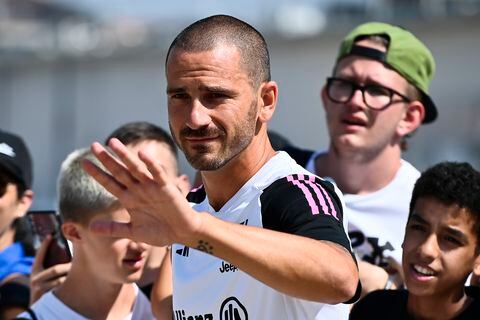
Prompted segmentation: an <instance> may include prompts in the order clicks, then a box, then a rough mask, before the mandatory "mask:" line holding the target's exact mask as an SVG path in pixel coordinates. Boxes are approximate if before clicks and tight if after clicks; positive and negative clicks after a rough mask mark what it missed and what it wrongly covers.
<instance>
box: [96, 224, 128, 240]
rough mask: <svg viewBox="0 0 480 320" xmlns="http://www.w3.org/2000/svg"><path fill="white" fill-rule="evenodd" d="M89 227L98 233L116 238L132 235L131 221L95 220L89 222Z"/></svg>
mask: <svg viewBox="0 0 480 320" xmlns="http://www.w3.org/2000/svg"><path fill="white" fill-rule="evenodd" d="M89 229H90V230H91V231H92V232H94V233H96V234H98V235H104V236H112V237H118V238H131V237H132V225H131V223H124V222H115V221H111V220H96V221H93V222H92V223H90V225H89Z"/></svg>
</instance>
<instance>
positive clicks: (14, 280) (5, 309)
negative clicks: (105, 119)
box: [0, 130, 34, 319]
mask: <svg viewBox="0 0 480 320" xmlns="http://www.w3.org/2000/svg"><path fill="white" fill-rule="evenodd" d="M31 186H32V160H31V156H30V152H29V150H28V148H27V146H26V144H25V142H24V140H23V139H22V138H21V137H20V136H18V135H16V134H13V133H10V132H6V131H2V130H0V318H1V319H3V318H7V319H9V318H11V316H12V315H14V314H15V313H18V312H20V311H22V310H23V309H24V308H26V307H27V306H28V297H29V293H28V292H29V288H28V275H29V274H30V270H31V267H32V263H33V255H34V252H33V248H32V245H31V242H30V239H29V232H28V231H27V229H26V228H25V226H26V224H25V223H24V221H23V219H22V217H23V216H24V215H25V213H26V212H27V211H28V209H29V208H30V205H31V204H32V201H33V197H34V193H33V191H32V189H31Z"/></svg>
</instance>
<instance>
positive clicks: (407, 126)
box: [397, 101, 425, 137]
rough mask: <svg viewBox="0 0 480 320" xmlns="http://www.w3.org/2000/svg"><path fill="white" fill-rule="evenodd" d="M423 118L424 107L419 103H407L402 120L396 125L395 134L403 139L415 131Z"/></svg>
mask: <svg viewBox="0 0 480 320" xmlns="http://www.w3.org/2000/svg"><path fill="white" fill-rule="evenodd" d="M423 118H425V107H424V106H423V104H422V103H421V102H420V101H412V102H409V103H408V105H407V108H406V109H405V113H404V114H403V118H402V120H400V122H399V123H398V125H397V134H398V135H399V136H400V137H405V136H407V135H408V134H410V133H412V132H414V131H415V130H417V128H418V127H419V126H420V125H421V124H422V121H423Z"/></svg>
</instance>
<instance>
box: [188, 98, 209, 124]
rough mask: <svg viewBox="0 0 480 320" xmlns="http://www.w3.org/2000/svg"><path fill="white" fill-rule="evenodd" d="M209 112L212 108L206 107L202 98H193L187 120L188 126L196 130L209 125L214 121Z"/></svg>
mask: <svg viewBox="0 0 480 320" xmlns="http://www.w3.org/2000/svg"><path fill="white" fill-rule="evenodd" d="M209 112H210V110H209V109H208V108H206V107H205V106H204V105H203V104H202V103H201V101H200V100H198V99H193V100H192V102H191V106H190V110H189V114H188V119H187V121H186V124H187V126H188V127H189V128H190V129H194V130H195V129H199V128H202V127H205V126H208V125H209V124H210V122H211V121H212V119H211V118H210V115H209Z"/></svg>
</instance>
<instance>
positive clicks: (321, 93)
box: [320, 85, 328, 109]
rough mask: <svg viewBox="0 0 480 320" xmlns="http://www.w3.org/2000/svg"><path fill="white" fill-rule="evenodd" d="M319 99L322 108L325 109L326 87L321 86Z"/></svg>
mask: <svg viewBox="0 0 480 320" xmlns="http://www.w3.org/2000/svg"><path fill="white" fill-rule="evenodd" d="M320 99H321V100H322V106H323V108H324V109H325V108H326V105H327V99H328V96H327V85H323V87H322V89H321V90H320Z"/></svg>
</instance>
